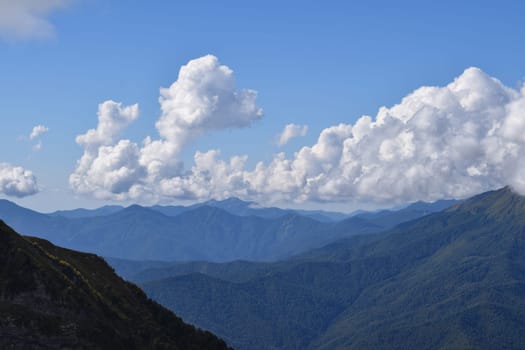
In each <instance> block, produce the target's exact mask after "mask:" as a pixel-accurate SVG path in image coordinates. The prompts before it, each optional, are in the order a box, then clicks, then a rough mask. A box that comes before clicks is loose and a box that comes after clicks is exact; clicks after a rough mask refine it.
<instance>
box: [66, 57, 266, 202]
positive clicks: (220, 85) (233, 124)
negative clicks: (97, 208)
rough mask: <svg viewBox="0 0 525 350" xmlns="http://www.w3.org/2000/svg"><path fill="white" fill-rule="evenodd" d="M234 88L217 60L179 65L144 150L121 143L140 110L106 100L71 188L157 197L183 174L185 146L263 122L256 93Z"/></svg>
mask: <svg viewBox="0 0 525 350" xmlns="http://www.w3.org/2000/svg"><path fill="white" fill-rule="evenodd" d="M235 85H236V84H235V79H234V76H233V72H232V70H231V69H230V68H228V67H227V66H224V65H220V64H219V61H218V59H217V58H216V57H215V56H211V55H208V56H204V57H201V58H198V59H195V60H191V61H190V62H188V64H186V65H185V66H182V67H181V69H180V71H179V76H178V79H177V81H175V82H174V83H173V84H172V85H171V86H170V87H169V88H165V89H161V90H160V98H159V102H160V106H161V111H162V113H161V117H160V118H159V120H158V121H157V123H156V127H157V130H158V132H159V135H160V139H157V140H152V139H151V137H147V138H146V139H145V140H144V143H143V146H142V147H139V146H138V145H136V144H134V143H132V142H130V141H129V140H121V141H117V136H118V134H119V133H120V131H122V130H123V129H124V128H125V127H126V126H127V125H128V124H129V123H131V122H133V121H134V120H135V119H136V118H137V116H138V106H137V105H134V106H131V107H122V105H121V104H117V103H116V102H113V101H106V102H104V103H103V104H101V105H100V106H99V114H98V115H99V124H98V126H97V128H96V129H91V130H89V131H88V132H87V133H86V134H83V135H79V136H78V137H77V143H78V144H80V145H81V146H83V147H84V150H85V152H84V155H83V156H82V158H81V159H80V160H79V162H78V164H77V168H76V170H75V172H74V173H73V174H72V175H71V176H70V184H71V186H72V188H73V189H74V190H75V191H77V192H80V193H94V194H95V196H97V197H99V198H117V199H119V198H124V197H125V196H130V197H133V198H135V197H137V196H143V195H148V194H151V195H153V196H157V195H158V194H157V190H158V188H157V187H158V186H159V184H160V182H161V181H162V180H165V179H167V178H170V177H175V176H178V175H180V173H181V171H182V163H181V162H180V160H179V159H178V155H179V153H180V151H181V149H182V148H183V146H184V145H185V144H186V143H187V142H189V141H190V140H192V139H194V138H196V137H199V136H202V135H204V134H206V133H208V132H210V131H213V130H218V129H226V128H242V127H247V126H250V125H251V124H252V123H253V122H254V121H256V120H258V119H260V118H262V115H263V113H262V109H260V108H259V107H257V105H256V103H255V101H256V97H257V93H256V92H255V91H253V90H238V89H237V88H236V86H235ZM101 179H103V180H101Z"/></svg>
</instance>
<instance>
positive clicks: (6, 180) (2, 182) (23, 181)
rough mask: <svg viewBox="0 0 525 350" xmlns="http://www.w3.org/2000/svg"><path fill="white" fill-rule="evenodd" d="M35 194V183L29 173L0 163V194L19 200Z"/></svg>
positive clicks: (20, 168) (34, 179)
mask: <svg viewBox="0 0 525 350" xmlns="http://www.w3.org/2000/svg"><path fill="white" fill-rule="evenodd" d="M37 192H38V185H37V181H36V178H35V176H34V175H33V173H32V172H31V171H29V170H26V169H24V168H22V167H19V166H12V165H10V164H7V163H0V193H3V194H5V195H7V196H13V197H19V198H20V197H25V196H29V195H32V194H35V193H37Z"/></svg>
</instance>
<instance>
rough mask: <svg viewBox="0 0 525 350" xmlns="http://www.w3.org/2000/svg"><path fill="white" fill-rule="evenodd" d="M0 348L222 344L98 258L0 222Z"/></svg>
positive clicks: (204, 346) (202, 346)
mask: <svg viewBox="0 0 525 350" xmlns="http://www.w3.org/2000/svg"><path fill="white" fill-rule="evenodd" d="M0 315H1V317H0V348H2V349H195V350H197V349H210V350H211V349H227V346H226V344H225V343H224V342H223V341H222V340H220V339H218V338H216V337H215V336H214V335H212V334H211V333H209V332H205V331H201V330H197V329H195V328H194V327H193V326H190V325H188V324H185V323H184V322H183V321H182V320H181V319H180V318H178V317H176V316H175V315H174V314H173V313H171V312H170V311H168V310H166V309H165V308H163V307H162V306H160V305H158V304H157V303H155V302H153V301H151V300H149V299H148V298H147V297H146V295H145V294H144V293H143V292H142V291H141V290H140V289H139V288H138V287H136V286H135V285H133V284H130V283H128V282H125V281H123V280H122V279H121V278H120V277H118V276H117V275H116V274H115V273H114V272H113V269H112V268H111V267H110V266H109V265H107V263H106V262H105V261H104V260H102V259H101V258H99V257H97V256H95V255H92V254H85V253H79V252H75V251H72V250H68V249H63V248H59V247H56V246H54V245H52V244H51V243H49V242H47V241H45V240H42V239H38V238H31V237H22V236H20V235H18V234H17V233H15V232H14V231H13V230H11V229H10V228H9V227H8V226H6V225H5V224H4V223H3V222H1V221H0Z"/></svg>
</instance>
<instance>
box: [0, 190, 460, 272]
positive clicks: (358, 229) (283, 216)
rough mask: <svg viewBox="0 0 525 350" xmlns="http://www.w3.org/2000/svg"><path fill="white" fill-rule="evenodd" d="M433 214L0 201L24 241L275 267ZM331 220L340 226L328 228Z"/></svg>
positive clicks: (2, 213)
mask: <svg viewBox="0 0 525 350" xmlns="http://www.w3.org/2000/svg"><path fill="white" fill-rule="evenodd" d="M450 204H451V202H450V203H449V202H446V203H445V202H443V204H441V205H450ZM438 207H439V205H438V204H429V203H425V204H422V203H419V204H417V206H409V207H407V208H405V209H401V210H399V211H383V212H378V213H375V214H372V213H368V214H360V215H355V216H352V217H346V216H345V215H343V214H337V213H330V212H321V211H293V210H289V209H279V208H261V207H254V204H253V203H251V202H243V201H241V200H238V199H229V200H225V201H208V202H205V203H200V204H196V205H193V206H189V207H182V206H171V207H168V206H164V207H161V206H156V207H149V208H148V207H142V206H138V205H132V206H129V207H127V208H122V207H118V206H106V207H102V208H99V209H94V210H86V209H76V210H71V211H60V212H54V213H51V214H43V213H38V212H35V211H32V210H29V209H25V208H22V207H19V206H17V205H16V204H14V203H12V202H9V201H6V200H0V218H1V219H3V220H4V221H5V222H6V223H7V224H9V225H10V226H11V227H13V228H14V229H15V230H17V231H18V232H22V233H23V234H27V235H32V236H37V237H41V238H44V239H47V240H49V241H51V242H52V243H54V244H57V245H60V246H63V247H67V248H71V249H76V250H80V251H86V252H91V253H96V254H98V255H102V256H107V257H114V258H121V259H133V260H164V261H194V260H202V261H210V262H226V261H233V260H239V259H244V260H251V261H275V260H278V259H284V258H287V257H290V256H292V255H295V254H298V253H301V252H304V251H307V250H309V249H313V248H317V247H320V246H323V245H325V244H328V243H330V242H333V241H335V240H338V239H341V238H344V237H349V236H352V235H356V234H365V233H376V232H380V231H383V230H385V229H388V228H390V227H392V226H394V225H396V224H398V223H399V222H402V221H406V220H408V219H413V218H417V217H420V216H422V215H426V214H427V213H428V212H430V211H435V210H436V208H438ZM439 208H441V207H439ZM338 215H339V216H338ZM367 215H368V216H369V217H367ZM316 218H317V219H316ZM337 218H339V219H342V220H339V221H334V220H336V219H337Z"/></svg>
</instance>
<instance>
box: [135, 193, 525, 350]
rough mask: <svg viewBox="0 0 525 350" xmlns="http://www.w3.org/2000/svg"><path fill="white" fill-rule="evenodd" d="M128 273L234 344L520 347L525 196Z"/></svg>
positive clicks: (478, 199)
mask: <svg viewBox="0 0 525 350" xmlns="http://www.w3.org/2000/svg"><path fill="white" fill-rule="evenodd" d="M416 209H417V208H416ZM148 276H149V278H150V279H149V281H148ZM131 278H132V279H136V280H137V282H140V284H141V286H142V287H143V288H144V289H145V291H146V292H147V293H148V295H150V296H151V297H153V298H154V299H155V300H157V301H159V302H161V303H162V304H163V305H165V306H167V307H169V308H170V309H172V310H175V311H176V312H178V313H180V314H181V315H183V316H184V317H186V318H187V319H188V320H191V322H193V323H195V324H197V325H199V326H201V327H204V328H206V329H209V330H212V331H214V332H215V333H217V334H219V335H220V336H222V337H224V338H225V339H227V340H228V341H229V342H230V343H231V344H232V345H233V346H234V347H235V348H236V349H238V350H247V349H250V350H258V349H261V350H262V349H269V348H272V349H299V348H300V349H315V350H324V349H326V350H328V349H330V350H332V349H335V350H338V349H384V348H396V349H444V348H447V349H523V348H525V197H522V196H519V195H517V194H515V193H513V192H512V191H511V190H510V189H509V188H503V189H501V190H498V191H491V192H487V193H484V194H480V195H478V196H475V197H472V198H470V199H467V200H465V201H462V202H459V203H455V204H454V205H453V206H451V207H448V208H446V209H445V210H444V211H441V212H437V213H431V214H429V215H427V216H423V217H421V218H419V219H416V220H413V221H408V222H405V223H402V224H400V225H398V226H397V227H395V228H393V229H391V230H390V231H387V232H385V233H380V234H377V235H364V236H354V237H350V238H346V239H343V240H340V241H337V242H333V243H331V244H329V245H327V246H325V247H322V248H318V249H315V250H312V251H310V252H306V253H303V254H300V255H298V256H295V257H293V258H291V259H288V260H284V261H280V262H275V263H270V264H257V263H248V262H235V263H227V264H210V263H205V262H202V263H185V264H180V263H179V264H176V265H171V266H162V267H150V268H149V269H146V270H142V271H139V272H137V271H135V275H134V277H131Z"/></svg>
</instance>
